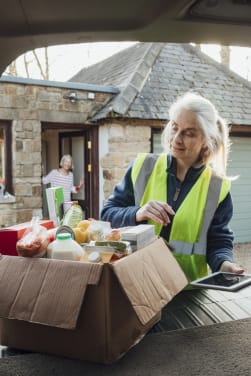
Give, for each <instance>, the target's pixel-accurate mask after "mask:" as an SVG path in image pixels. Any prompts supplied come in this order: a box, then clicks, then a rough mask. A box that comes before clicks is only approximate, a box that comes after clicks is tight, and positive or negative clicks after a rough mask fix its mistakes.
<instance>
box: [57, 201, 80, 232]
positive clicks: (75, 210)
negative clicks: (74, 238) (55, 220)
mask: <svg viewBox="0 0 251 376" xmlns="http://www.w3.org/2000/svg"><path fill="white" fill-rule="evenodd" d="M83 214H84V213H83V210H82V208H81V206H80V205H78V204H74V205H72V206H71V207H70V208H69V209H68V210H67V212H66V213H65V214H64V216H63V219H62V222H61V225H63V226H69V227H71V228H74V227H76V226H77V224H78V223H79V222H80V221H81V220H82V219H83Z"/></svg>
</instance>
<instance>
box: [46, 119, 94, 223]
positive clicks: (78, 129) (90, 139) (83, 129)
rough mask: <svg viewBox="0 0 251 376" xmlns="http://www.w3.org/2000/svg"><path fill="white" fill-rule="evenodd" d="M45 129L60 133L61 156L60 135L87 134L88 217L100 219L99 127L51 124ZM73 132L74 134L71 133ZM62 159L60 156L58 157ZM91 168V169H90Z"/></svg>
mask: <svg viewBox="0 0 251 376" xmlns="http://www.w3.org/2000/svg"><path fill="white" fill-rule="evenodd" d="M42 128H43V129H45V130H46V129H57V130H58V131H59V139H58V142H59V154H60V153H61V146H60V135H63V134H67V135H68V136H71V135H76V134H78V135H81V134H83V133H85V137H86V147H85V166H84V168H85V197H86V202H87V207H86V216H87V217H88V218H89V217H92V218H95V219H98V218H99V127H98V126H96V125H90V124H69V123H50V122H46V123H43V124H42ZM71 131H72V132H71ZM58 157H59V159H60V155H59V156H58ZM89 166H91V167H89Z"/></svg>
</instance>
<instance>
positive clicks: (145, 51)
mask: <svg viewBox="0 0 251 376" xmlns="http://www.w3.org/2000/svg"><path fill="white" fill-rule="evenodd" d="M70 81H74V82H82V83H88V84H95V85H103V86H106V85H108V86H112V87H116V88H118V89H119V90H120V93H119V94H117V95H116V96H114V97H113V99H112V100H111V101H110V102H109V103H108V104H107V105H106V106H105V107H104V108H103V109H102V110H100V111H99V112H98V113H97V114H96V115H95V118H94V119H93V120H97V119H101V118H105V117H110V116H119V117H127V118H140V119H160V120H167V119H168V109H169V107H170V105H171V104H172V103H173V102H174V101H175V99H176V98H177V96H179V95H181V94H182V93H184V92H186V91H188V90H192V91H195V92H198V93H200V94H201V95H203V96H205V97H207V98H208V99H210V100H211V101H212V102H213V103H214V104H215V106H216V108H217V109H218V111H219V113H220V115H221V116H222V117H223V118H225V120H226V121H227V122H228V123H229V124H240V125H251V84H250V82H248V81H247V80H245V79H243V78H242V77H240V76H239V75H237V74H236V73H234V72H232V71H231V70H229V69H228V68H226V67H225V66H223V65H222V64H220V63H218V62H216V61H215V60H213V59H211V58H210V57H208V56H207V55H206V54H204V53H202V52H201V51H200V50H199V49H198V48H197V47H193V46H192V45H190V44H174V43H137V44H135V45H133V46H132V47H129V48H127V49H125V50H123V51H121V52H119V53H117V54H115V55H113V56H111V57H109V58H108V59H105V60H103V61H102V62H100V63H97V64H95V65H93V66H91V67H88V68H84V69H82V70H81V71H79V72H78V73H77V74H76V75H75V76H74V77H72V78H71V80H70Z"/></svg>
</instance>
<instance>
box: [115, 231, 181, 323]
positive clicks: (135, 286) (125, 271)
mask: <svg viewBox="0 0 251 376" xmlns="http://www.w3.org/2000/svg"><path fill="white" fill-rule="evenodd" d="M113 267H114V271H115V273H116V275H117V277H118V279H119V281H120V283H121V285H122V287H123V289H124V291H125V293H126V295H127V297H128V299H129V300H130V302H131V304H132V306H133V308H134V310H135V312H136V314H137V316H138V318H139V320H140V321H141V323H142V324H146V323H147V322H148V321H150V320H151V319H152V318H153V317H154V315H155V314H156V313H157V312H160V311H161V309H162V308H163V307H164V306H165V305H166V304H167V303H168V302H170V301H171V300H172V299H173V297H174V296H175V295H176V294H177V293H178V292H180V291H181V290H182V289H183V288H184V287H185V286H186V285H187V283H188V281H187V278H186V276H185V274H184V273H183V271H182V269H181V268H180V266H179V264H178V263H177V261H176V259H175V258H174V256H173V255H172V253H171V251H170V250H169V248H168V247H167V246H166V244H165V242H164V240H163V239H161V238H160V239H157V240H156V241H154V242H153V243H151V244H150V245H149V246H147V247H144V248H142V249H140V250H138V251H136V252H134V253H133V254H132V255H130V256H128V257H126V258H123V259H121V260H119V261H118V262H116V263H115V264H114V265H113Z"/></svg>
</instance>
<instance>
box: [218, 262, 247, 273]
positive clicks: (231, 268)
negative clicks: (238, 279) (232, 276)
mask: <svg viewBox="0 0 251 376" xmlns="http://www.w3.org/2000/svg"><path fill="white" fill-rule="evenodd" d="M219 271H220V272H226V273H239V274H241V273H244V272H245V269H243V268H242V267H241V266H240V265H237V264H235V263H233V262H230V261H223V263H222V264H221V267H220V270H219Z"/></svg>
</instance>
